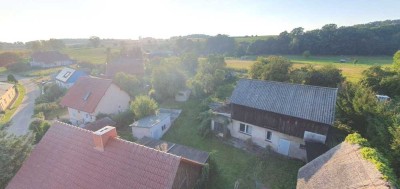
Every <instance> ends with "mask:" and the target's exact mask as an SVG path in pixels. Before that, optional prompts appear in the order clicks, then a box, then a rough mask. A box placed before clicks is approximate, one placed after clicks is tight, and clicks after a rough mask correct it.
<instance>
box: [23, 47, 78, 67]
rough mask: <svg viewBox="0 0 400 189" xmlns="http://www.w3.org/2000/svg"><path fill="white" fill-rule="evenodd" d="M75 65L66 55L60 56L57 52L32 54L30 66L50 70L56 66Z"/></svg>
mask: <svg viewBox="0 0 400 189" xmlns="http://www.w3.org/2000/svg"><path fill="white" fill-rule="evenodd" d="M71 64H75V61H74V60H72V59H70V58H69V57H68V55H66V54H61V53H60V52H58V51H42V52H35V53H33V54H32V60H31V62H30V65H31V66H32V67H41V68H51V67H58V66H67V65H71Z"/></svg>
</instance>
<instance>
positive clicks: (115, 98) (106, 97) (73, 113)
mask: <svg viewBox="0 0 400 189" xmlns="http://www.w3.org/2000/svg"><path fill="white" fill-rule="evenodd" d="M129 101H130V97H129V95H128V93H126V92H125V91H123V90H122V89H120V88H119V87H118V86H117V85H115V84H113V83H112V80H109V79H101V78H94V77H81V78H79V79H78V81H77V82H76V83H75V84H74V85H73V86H72V87H71V88H70V89H69V90H68V92H67V94H66V95H65V96H64V97H63V98H62V100H61V102H60V104H61V105H62V106H65V107H68V113H69V120H70V121H71V123H72V124H74V125H78V126H82V125H83V124H86V123H89V122H93V121H95V120H96V115H98V114H99V113H104V114H116V113H119V112H122V111H125V110H127V109H128V108H129Z"/></svg>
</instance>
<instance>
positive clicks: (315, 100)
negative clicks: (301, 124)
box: [231, 79, 338, 125]
mask: <svg viewBox="0 0 400 189" xmlns="http://www.w3.org/2000/svg"><path fill="white" fill-rule="evenodd" d="M337 90H338V89H337V88H328V87H319V86H311V85H300V84H292V83H282V82H276V81H261V80H249V79H241V80H239V81H238V83H237V85H236V88H235V90H234V91H233V93H232V96H231V103H233V104H238V105H243V106H247V107H252V108H256V109H261V110H265V111H269V112H274V113H278V114H283V115H288V116H292V117H297V118H301V119H306V120H310V121H314V122H318V123H324V124H328V125H332V124H333V121H334V119H335V104H336V96H337Z"/></svg>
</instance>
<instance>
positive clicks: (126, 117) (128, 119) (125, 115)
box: [111, 110, 135, 127]
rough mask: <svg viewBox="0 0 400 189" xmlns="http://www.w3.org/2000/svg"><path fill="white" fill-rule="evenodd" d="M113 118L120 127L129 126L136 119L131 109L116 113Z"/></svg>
mask: <svg viewBox="0 0 400 189" xmlns="http://www.w3.org/2000/svg"><path fill="white" fill-rule="evenodd" d="M111 119H112V120H113V121H115V122H116V124H117V126H118V127H124V126H128V125H130V124H131V123H133V122H134V121H135V119H134V116H133V113H132V112H131V111H129V110H126V111H124V112H121V113H119V114H115V115H113V116H112V117H111Z"/></svg>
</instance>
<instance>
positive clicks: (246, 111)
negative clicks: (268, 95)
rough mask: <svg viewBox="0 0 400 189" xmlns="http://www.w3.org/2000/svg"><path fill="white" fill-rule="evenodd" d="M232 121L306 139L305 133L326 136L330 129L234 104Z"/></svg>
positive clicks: (319, 124) (298, 119)
mask: <svg viewBox="0 0 400 189" xmlns="http://www.w3.org/2000/svg"><path fill="white" fill-rule="evenodd" d="M232 119H234V120H238V121H241V122H245V123H249V124H252V125H256V126H259V127H263V128H266V129H271V130H274V131H278V132H281V133H284V134H287V135H290V136H295V137H299V138H303V137H304V132H305V131H310V132H313V133H317V134H321V135H325V136H326V135H327V134H328V130H329V127H330V126H329V125H326V124H323V123H317V122H313V121H308V120H304V119H300V118H295V117H290V116H286V115H281V114H277V113H272V112H267V111H263V110H259V109H255V108H250V107H246V106H241V105H237V104H232Z"/></svg>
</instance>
